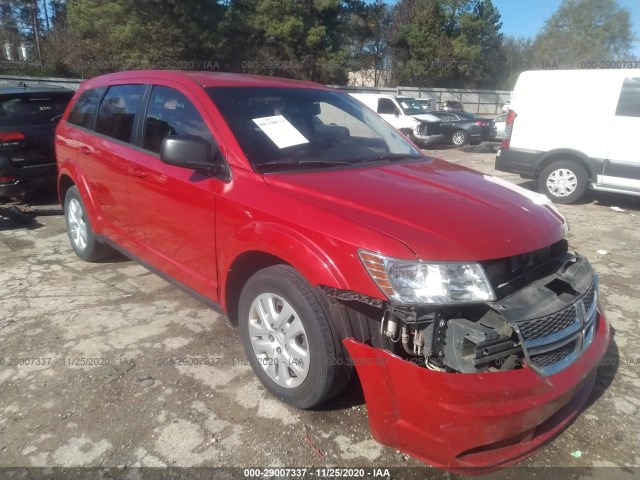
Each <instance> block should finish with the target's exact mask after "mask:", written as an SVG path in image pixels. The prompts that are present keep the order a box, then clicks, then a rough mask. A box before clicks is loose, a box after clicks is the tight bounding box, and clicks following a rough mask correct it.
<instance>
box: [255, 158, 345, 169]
mask: <svg viewBox="0 0 640 480" xmlns="http://www.w3.org/2000/svg"><path fill="white" fill-rule="evenodd" d="M343 165H353V164H352V163H351V162H344V161H337V160H336V161H334V160H332V161H322V160H294V161H288V162H280V161H277V160H275V161H271V162H265V163H261V164H260V165H257V167H258V168H259V169H260V170H262V169H263V168H264V167H267V168H268V167H282V168H292V167H310V168H314V167H340V166H343Z"/></svg>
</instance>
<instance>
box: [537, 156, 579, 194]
mask: <svg viewBox="0 0 640 480" xmlns="http://www.w3.org/2000/svg"><path fill="white" fill-rule="evenodd" d="M588 186H589V178H588V177H587V172H585V170H584V168H583V167H582V166H581V165H580V164H579V163H578V162H575V161H573V160H558V161H555V162H553V163H551V164H549V165H547V166H546V167H545V169H544V170H542V172H541V173H540V176H539V177H538V190H539V191H540V193H544V194H545V195H546V196H547V197H549V198H550V199H551V200H553V201H554V202H555V203H564V204H566V203H573V202H575V201H577V200H579V199H580V198H581V197H582V196H583V195H584V193H585V191H586V190H587V187H588Z"/></svg>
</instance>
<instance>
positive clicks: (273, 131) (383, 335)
mask: <svg viewBox="0 0 640 480" xmlns="http://www.w3.org/2000/svg"><path fill="white" fill-rule="evenodd" d="M56 152H57V159H58V167H59V172H60V173H59V194H60V199H61V201H62V202H63V204H64V211H65V218H66V223H67V228H68V231H69V237H70V239H71V245H72V246H73V248H74V250H75V251H76V253H77V254H78V256H80V257H81V258H82V259H84V260H88V261H93V260H98V259H102V258H105V257H106V256H107V255H108V254H109V253H110V251H111V249H112V248H115V249H117V250H120V251H121V252H124V253H125V254H126V255H128V256H130V257H131V258H133V259H135V260H137V261H139V262H140V263H142V264H143V265H145V266H147V267H149V268H150V269H152V270H153V271H155V272H157V273H158V274H160V275H162V276H163V277H165V278H167V279H168V280H169V281H171V282H172V283H174V284H176V285H179V286H181V287H182V288H184V289H186V290H187V291H189V292H191V293H192V294H194V295H195V296H197V297H198V298H200V299H202V300H203V301H205V302H206V303H207V304H209V305H211V306H213V307H215V308H217V309H219V310H221V311H222V312H224V313H225V314H226V315H227V316H228V318H229V320H230V321H231V322H233V323H236V324H237V325H238V327H239V332H240V337H241V340H242V342H243V344H244V347H245V351H246V354H247V356H248V358H249V360H250V362H251V364H252V366H253V370H254V371H255V373H256V375H257V376H258V377H259V379H260V381H261V382H262V383H263V384H264V386H265V387H266V388H267V389H268V390H269V391H270V392H271V393H272V394H274V395H275V396H277V397H278V398H280V399H282V400H283V401H284V402H286V403H288V404H290V405H293V406H296V407H299V408H311V407H314V406H316V405H318V404H320V403H321V402H323V401H325V400H327V399H328V398H330V397H331V396H333V395H335V394H337V393H338V392H340V390H341V389H342V388H343V387H344V386H345V385H346V383H347V382H348V381H350V380H351V379H352V378H353V377H354V376H355V375H356V374H357V375H358V376H359V378H360V381H361V383H362V387H363V390H364V395H365V398H366V402H367V407H368V412H369V420H370V425H371V429H372V432H373V435H374V436H375V438H376V439H378V440H379V441H381V442H382V443H385V444H388V445H392V446H395V447H397V448H399V449H401V450H403V451H405V452H407V453H409V454H411V455H413V456H415V457H417V458H420V459H423V460H425V461H427V462H429V463H431V464H433V465H439V466H443V467H446V468H448V469H452V470H455V469H462V468H466V467H474V468H482V469H486V468H492V467H496V466H499V465H506V464H509V463H514V462H516V461H518V460H520V459H522V458H524V457H525V456H526V455H527V454H528V453H530V452H532V451H534V450H535V449H536V448H537V447H538V446H540V445H541V444H542V443H544V442H545V441H546V440H548V439H549V438H551V437H552V436H554V435H555V434H556V433H557V432H558V431H559V430H560V429H561V428H562V427H563V426H564V425H566V424H567V423H568V422H569V421H570V420H571V419H572V418H573V417H574V416H575V415H577V413H578V411H579V410H580V408H581V406H582V405H583V404H584V402H585V400H586V398H587V397H588V395H589V392H590V391H591V388H592V385H593V383H594V379H595V374H596V372H595V366H596V364H597V362H598V361H599V359H600V358H601V357H602V355H603V354H604V352H605V350H606V348H607V345H608V342H609V327H608V324H607V322H606V320H605V318H604V316H603V315H602V314H601V313H600V309H599V307H598V302H597V296H598V281H597V276H596V274H595V273H594V271H593V269H592V267H591V265H590V264H589V262H588V261H587V260H586V259H585V258H584V257H582V256H580V255H579V254H577V253H573V252H570V251H569V250H568V245H567V241H566V240H565V235H566V232H567V224H566V221H565V219H564V218H563V216H562V215H561V214H560V213H559V212H558V211H557V210H556V209H555V207H554V206H553V205H552V204H551V203H550V202H549V201H548V200H547V199H546V197H544V196H541V195H538V194H536V193H532V192H528V191H526V190H522V189H520V188H519V187H516V186H514V185H512V184H510V183H508V182H504V181H501V180H499V179H496V178H493V177H488V176H485V175H482V174H480V173H477V172H475V171H472V170H469V169H466V168H462V167H458V166H454V165H451V164H449V163H446V162H444V161H440V160H435V159H433V158H429V157H425V156H424V155H423V154H422V153H421V151H420V150H419V149H417V148H416V147H415V146H414V145H413V144H412V143H411V142H410V141H408V140H407V139H406V138H405V137H404V136H403V135H402V134H400V133H399V132H398V131H396V130H394V129H393V128H392V127H391V126H389V125H388V124H387V123H386V122H385V121H384V120H382V119H381V118H380V117H379V116H377V115H376V114H375V113H374V112H373V111H371V110H369V109H368V108H367V107H365V106H364V105H363V104H361V103H360V102H358V101H357V100H355V99H353V98H352V97H350V96H349V95H347V94H345V93H342V92H340V91H337V90H334V89H331V88H327V87H324V86H320V85H316V84H313V83H304V82H297V81H290V80H283V79H277V78H263V77H256V76H247V75H236V74H223V73H186V72H163V71H135V72H123V73H117V74H110V75H105V76H102V77H98V78H94V79H92V80H89V81H87V82H85V83H83V84H82V85H81V87H80V90H79V91H78V93H77V94H76V96H75V97H74V100H73V101H72V103H71V104H70V106H69V107H68V108H67V110H66V112H65V114H64V116H63V119H62V120H61V122H60V124H59V125H58V128H57V131H56Z"/></svg>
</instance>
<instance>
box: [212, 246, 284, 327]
mask: <svg viewBox="0 0 640 480" xmlns="http://www.w3.org/2000/svg"><path fill="white" fill-rule="evenodd" d="M273 265H289V266H291V265H290V264H289V263H288V262H287V261H285V260H284V259H282V258H280V257H278V256H276V255H273V254H271V253H267V252H264V251H260V250H251V251H248V252H244V253H242V254H240V255H239V256H238V257H236V258H235V259H234V260H233V262H232V263H231V265H230V266H229V269H228V270H227V277H226V282H224V288H225V291H224V297H223V300H224V307H225V310H226V312H227V317H228V318H229V321H230V322H231V324H233V325H237V324H238V308H239V302H240V293H241V292H242V287H243V286H244V285H245V284H246V283H247V280H249V278H251V277H252V276H253V275H254V274H255V273H256V272H258V271H260V270H262V269H264V268H267V267H271V266H273ZM294 268H295V267H294Z"/></svg>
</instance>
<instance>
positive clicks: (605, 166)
mask: <svg viewBox="0 0 640 480" xmlns="http://www.w3.org/2000/svg"><path fill="white" fill-rule="evenodd" d="M549 91H553V92H554V95H553V96H550V95H549V94H548V92H549ZM593 92H598V101H597V102H585V101H584V98H585V97H586V96H587V95H593ZM551 97H553V98H551ZM557 98H562V106H563V111H566V112H571V114H570V117H569V118H567V117H566V116H563V115H550V114H549V112H553V111H554V110H556V108H557V102H556V101H555V100H554V99H557ZM591 118H593V119H597V121H586V120H585V121H579V122H575V121H572V119H583V120H584V119H591ZM638 132H640V73H639V72H638V70H633V69H629V70H623V69H621V70H554V71H551V70H541V71H529V72H523V73H522V74H520V77H518V81H517V83H516V86H515V90H514V92H513V97H512V101H511V110H510V111H509V114H508V116H507V123H506V135H505V138H504V140H503V141H502V148H501V150H499V151H498V156H497V157H496V169H497V170H503V171H505V172H513V173H519V174H520V175H522V176H524V177H527V178H534V179H536V181H537V184H538V189H539V191H540V192H542V193H544V194H545V195H547V196H548V197H549V198H550V199H552V200H553V201H554V202H557V203H572V202H575V201H577V200H579V199H580V198H582V196H583V195H584V194H585V192H586V191H587V190H588V189H589V188H591V189H593V190H599V191H606V192H616V193H625V194H629V195H640V156H639V155H638V147H637V145H636V142H635V139H636V137H637V136H638Z"/></svg>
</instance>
